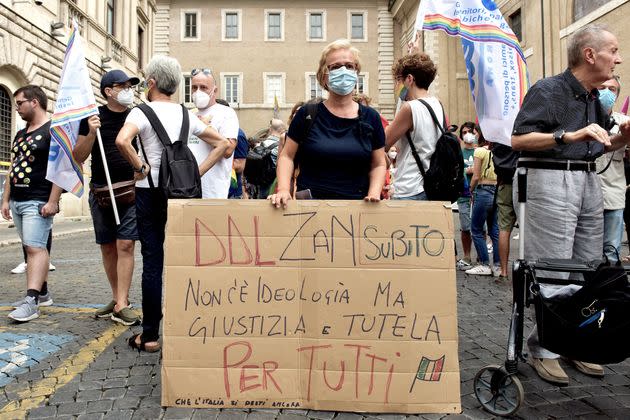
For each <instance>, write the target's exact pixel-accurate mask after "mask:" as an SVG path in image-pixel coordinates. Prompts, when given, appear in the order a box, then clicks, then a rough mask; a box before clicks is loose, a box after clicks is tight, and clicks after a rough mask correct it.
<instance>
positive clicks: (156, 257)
mask: <svg viewBox="0 0 630 420" xmlns="http://www.w3.org/2000/svg"><path fill="white" fill-rule="evenodd" d="M166 206H167V200H166V199H165V198H164V197H163V196H162V193H161V192H160V190H159V189H153V188H136V216H137V219H136V220H137V224H138V235H139V236H140V245H141V252H142V337H143V339H144V341H145V342H146V341H157V339H158V338H159V336H160V321H161V320H162V273H163V271H164V237H165V232H164V229H165V228H166Z"/></svg>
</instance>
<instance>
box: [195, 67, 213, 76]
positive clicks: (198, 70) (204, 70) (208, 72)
mask: <svg viewBox="0 0 630 420" xmlns="http://www.w3.org/2000/svg"><path fill="white" fill-rule="evenodd" d="M199 73H203V74H205V75H207V76H212V70H210V69H205V68H203V69H192V70H191V71H190V75H191V76H196V75H198V74H199Z"/></svg>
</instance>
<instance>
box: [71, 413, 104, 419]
mask: <svg viewBox="0 0 630 420" xmlns="http://www.w3.org/2000/svg"><path fill="white" fill-rule="evenodd" d="M103 417H105V415H104V414H103V413H89V414H81V415H80V416H79V417H77V420H102V419H103Z"/></svg>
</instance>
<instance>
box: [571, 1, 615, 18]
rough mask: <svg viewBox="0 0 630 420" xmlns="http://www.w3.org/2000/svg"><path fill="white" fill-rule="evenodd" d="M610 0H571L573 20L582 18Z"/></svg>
mask: <svg viewBox="0 0 630 420" xmlns="http://www.w3.org/2000/svg"><path fill="white" fill-rule="evenodd" d="M609 1H610V0H573V22H575V21H577V20H580V19H582V18H583V17H584V16H586V15H588V14H589V13H591V12H592V11H593V10H595V9H597V8H598V7H600V6H603V5H604V4H606V3H608V2H609Z"/></svg>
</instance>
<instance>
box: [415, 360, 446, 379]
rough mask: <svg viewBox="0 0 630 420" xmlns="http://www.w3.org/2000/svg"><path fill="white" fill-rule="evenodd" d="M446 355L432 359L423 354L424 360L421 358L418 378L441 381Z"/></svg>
mask: <svg viewBox="0 0 630 420" xmlns="http://www.w3.org/2000/svg"><path fill="white" fill-rule="evenodd" d="M445 357H446V356H442V357H440V358H439V359H436V360H431V359H429V358H427V357H424V356H422V360H420V365H419V366H418V373H417V374H416V378H418V380H420V381H430V382H437V381H439V380H440V376H441V375H442V369H443V368H444V358H445Z"/></svg>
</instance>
